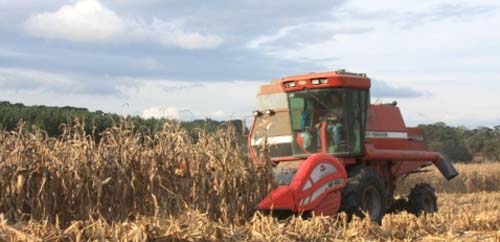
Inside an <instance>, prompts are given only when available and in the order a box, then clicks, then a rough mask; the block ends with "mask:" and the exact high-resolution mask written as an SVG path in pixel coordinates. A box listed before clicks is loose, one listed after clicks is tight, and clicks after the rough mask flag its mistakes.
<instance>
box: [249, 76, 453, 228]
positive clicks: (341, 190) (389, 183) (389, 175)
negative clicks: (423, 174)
mask: <svg viewBox="0 0 500 242" xmlns="http://www.w3.org/2000/svg"><path fill="white" fill-rule="evenodd" d="M370 87H371V81H370V79H369V78H368V77H366V75H365V74H356V73H348V72H345V71H344V70H340V71H334V72H324V73H312V74H306V75H299V76H291V77H286V78H283V79H282V80H280V81H273V82H271V83H270V84H269V85H264V86H262V87H261V88H260V93H259V94H258V95H257V110H256V111H255V112H254V122H253V125H252V128H251V130H250V135H249V140H248V142H249V152H250V155H251V156H252V157H253V159H254V162H256V163H260V161H259V160H258V159H257V157H259V154H258V152H259V150H260V148H261V147H263V146H268V152H269V155H270V156H271V160H272V162H273V174H274V178H275V181H276V183H277V184H278V185H279V186H278V187H277V188H276V189H275V190H273V191H272V192H271V193H270V194H269V195H268V196H267V197H266V198H265V199H264V200H263V201H262V202H260V204H259V205H258V208H259V209H260V210H262V211H266V212H273V213H275V214H281V213H285V214H290V213H292V214H305V213H313V214H316V215H319V214H322V215H329V216H331V215H335V214H337V213H338V212H339V211H344V212H346V213H347V214H348V215H358V216H363V215H364V214H365V213H368V214H369V215H370V217H371V218H372V219H373V220H374V221H376V222H380V221H381V219H382V217H383V216H384V214H385V213H386V211H387V210H388V209H389V208H390V207H391V205H392V202H393V193H394V190H395V187H396V181H397V178H400V177H403V176H407V175H410V174H412V173H416V172H420V171H421V169H422V168H424V167H427V166H429V165H432V164H434V165H435V166H436V167H437V168H438V169H439V171H440V172H441V173H442V174H443V176H444V177H445V178H446V179H448V180H450V179H453V178H454V177H455V176H457V175H458V173H457V171H456V170H455V168H454V167H453V165H452V163H451V162H449V161H447V160H445V159H444V158H443V156H441V155H440V154H439V153H436V152H432V151H428V149H427V146H426V144H425V141H424V138H423V133H422V131H421V130H420V129H418V128H407V127H406V125H405V123H404V120H403V117H402V115H401V112H400V110H399V108H398V107H397V104H396V103H395V102H394V103H391V104H380V105H371V104H370V92H369V90H370ZM409 197H410V199H409V201H408V203H407V205H408V209H409V210H410V211H411V212H414V213H416V214H419V213H421V212H428V213H431V212H435V211H437V204H436V196H435V194H434V190H433V189H432V187H431V186H430V185H428V184H425V183H423V184H418V185H417V186H415V188H414V189H413V190H412V192H411V194H410V196H409Z"/></svg>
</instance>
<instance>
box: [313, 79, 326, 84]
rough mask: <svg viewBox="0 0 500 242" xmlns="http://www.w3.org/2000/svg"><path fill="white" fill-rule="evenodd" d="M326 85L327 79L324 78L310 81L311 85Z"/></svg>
mask: <svg viewBox="0 0 500 242" xmlns="http://www.w3.org/2000/svg"><path fill="white" fill-rule="evenodd" d="M327 83H328V79H326V78H319V79H312V80H311V84H313V85H319V84H327Z"/></svg>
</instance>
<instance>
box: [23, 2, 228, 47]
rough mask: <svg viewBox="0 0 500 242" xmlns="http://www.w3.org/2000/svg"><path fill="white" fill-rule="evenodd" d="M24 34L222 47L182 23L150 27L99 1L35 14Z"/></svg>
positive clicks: (218, 40)
mask: <svg viewBox="0 0 500 242" xmlns="http://www.w3.org/2000/svg"><path fill="white" fill-rule="evenodd" d="M24 30H25V31H26V33H28V34H29V35H32V36H35V37H40V38H45V39H59V40H68V41H72V42H90V43H111V42H115V43H116V42H123V41H129V42H138V41H139V42H156V43H158V44H161V45H163V46H166V47H168V46H175V47H179V48H184V49H212V48H216V47H218V46H220V45H221V44H222V43H223V39H222V38H221V37H220V36H218V35H216V34H212V33H201V32H196V31H188V30H185V29H184V26H183V23H182V22H179V21H173V22H167V21H164V20H161V19H157V18H155V19H153V21H152V23H150V24H148V23H145V22H144V21H142V20H140V19H135V18H125V17H122V16H120V15H118V14H117V13H115V12H114V11H113V10H111V9H109V8H107V7H106V6H104V5H103V4H101V3H100V2H99V1H98V0H80V1H78V2H76V3H74V4H72V5H71V4H70V5H64V6H62V7H61V8H59V10H57V11H55V12H43V13H38V14H34V15H32V16H31V17H29V18H28V19H27V20H26V21H25V23H24Z"/></svg>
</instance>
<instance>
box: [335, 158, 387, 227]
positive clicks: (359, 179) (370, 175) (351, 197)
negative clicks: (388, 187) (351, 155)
mask: <svg viewBox="0 0 500 242" xmlns="http://www.w3.org/2000/svg"><path fill="white" fill-rule="evenodd" d="M348 173H349V183H348V184H347V186H346V187H345V188H344V189H343V190H342V198H341V201H342V202H341V210H342V211H344V212H346V213H347V214H348V216H349V217H350V218H351V217H352V215H356V216H358V217H361V218H363V217H364V216H365V213H367V214H369V215H370V218H371V220H373V221H374V222H377V223H381V222H382V217H383V216H384V215H385V212H386V210H387V201H386V199H385V189H384V183H383V181H382V179H381V178H380V176H379V175H378V173H377V172H375V171H374V170H372V169H371V168H369V167H367V166H356V167H354V168H352V169H350V171H349V172H348Z"/></svg>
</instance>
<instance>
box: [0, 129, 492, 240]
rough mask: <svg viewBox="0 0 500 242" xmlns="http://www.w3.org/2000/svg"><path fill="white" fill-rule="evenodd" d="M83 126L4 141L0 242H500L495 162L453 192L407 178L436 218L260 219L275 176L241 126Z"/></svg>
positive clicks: (423, 177) (436, 181)
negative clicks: (434, 195)
mask: <svg viewBox="0 0 500 242" xmlns="http://www.w3.org/2000/svg"><path fill="white" fill-rule="evenodd" d="M82 127H83V125H82V124H81V123H79V122H75V123H74V124H72V125H62V126H61V130H62V131H63V132H62V135H61V136H60V137H58V138H51V137H48V136H47V135H46V133H44V132H43V131H42V130H38V129H36V128H35V129H32V131H30V132H28V131H27V129H26V127H25V125H24V124H22V123H21V124H20V125H19V126H18V128H17V129H16V130H15V131H13V132H3V133H1V134H0V159H1V160H0V175H1V176H0V241H387V240H391V241H450V240H453V241H500V203H499V202H498V201H500V189H499V188H498V187H499V186H498V184H499V183H500V169H499V168H500V165H497V164H471V165H459V166H458V169H459V171H461V173H462V174H461V176H460V177H458V178H457V179H456V180H455V181H453V182H451V183H449V184H448V183H445V182H444V181H443V180H442V178H441V177H440V176H441V175H440V174H438V173H437V172H436V171H430V172H429V173H423V174H418V175H415V176H414V177H411V176H410V177H409V178H407V179H405V180H403V181H401V186H400V187H399V188H398V191H399V193H401V194H404V193H405V191H407V190H408V189H409V188H411V187H412V186H413V184H415V183H419V182H422V181H429V182H431V183H433V185H434V187H435V188H436V190H437V191H438V192H440V193H439V194H438V197H439V199H438V204H439V206H440V210H439V212H438V213H436V214H431V215H423V216H420V217H415V216H414V215H411V214H408V213H406V212H399V213H394V214H388V215H387V216H385V217H384V219H383V223H382V225H381V226H378V225H376V224H373V223H371V222H370V220H369V219H358V218H354V219H353V220H352V221H349V222H348V220H347V218H346V216H345V215H343V214H341V215H339V216H338V217H335V218H326V217H313V218H311V219H307V220H304V219H302V218H300V217H298V218H295V217H293V218H290V219H288V220H286V221H279V220H277V219H275V218H273V217H269V216H264V215H262V214H260V213H255V206H256V204H257V203H258V202H259V201H260V200H261V199H262V197H263V196H265V195H266V194H267V193H268V192H269V191H270V189H271V188H272V187H273V184H272V176H271V169H270V167H269V166H261V167H256V166H254V165H253V164H252V162H251V161H250V159H249V158H248V157H247V156H246V154H245V153H244V152H242V149H241V147H240V145H239V141H238V139H237V138H236V135H235V132H236V131H235V130H234V128H231V127H221V128H220V130H219V131H217V132H216V133H206V132H203V130H200V135H199V138H198V139H197V140H196V141H194V140H193V139H192V138H191V137H190V136H189V135H188V134H187V133H186V131H185V130H183V129H182V128H180V126H179V125H178V124H175V123H170V124H165V126H164V128H163V129H162V130H161V131H158V132H156V133H150V132H149V131H147V130H146V129H141V128H136V127H133V125H132V124H131V123H127V122H121V123H119V124H118V125H117V126H115V127H114V128H111V129H108V130H106V131H105V132H103V133H101V134H94V133H92V134H87V133H85V131H84V129H83V128H82ZM97 135H99V136H100V139H99V142H96V141H95V140H96V139H95V137H96V136H97ZM262 159H264V160H266V158H265V157H263V158H262Z"/></svg>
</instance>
